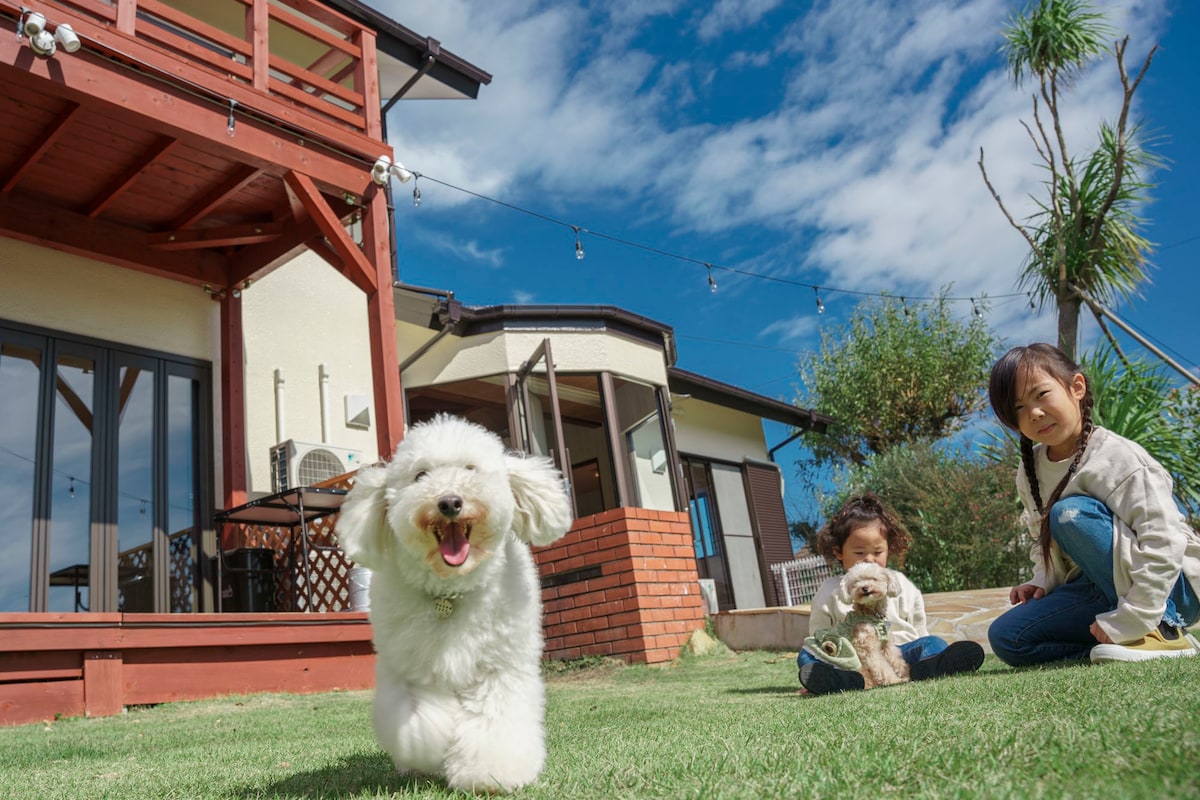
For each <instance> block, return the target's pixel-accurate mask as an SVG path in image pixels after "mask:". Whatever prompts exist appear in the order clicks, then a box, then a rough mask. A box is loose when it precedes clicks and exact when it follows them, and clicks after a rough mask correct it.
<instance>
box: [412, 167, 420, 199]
mask: <svg viewBox="0 0 1200 800" xmlns="http://www.w3.org/2000/svg"><path fill="white" fill-rule="evenodd" d="M419 177H421V176H420V175H418V174H417V173H415V172H414V173H413V205H414V206H419V205H421V187H420V186H417V178H419Z"/></svg>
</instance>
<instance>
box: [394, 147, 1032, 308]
mask: <svg viewBox="0 0 1200 800" xmlns="http://www.w3.org/2000/svg"><path fill="white" fill-rule="evenodd" d="M413 176H414V177H421V178H425V179H426V180H431V181H433V182H434V183H437V184H440V185H441V186H445V187H446V188H447V189H453V190H454V191H456V192H461V193H463V194H465V195H469V196H471V197H474V198H476V199H479V200H484V201H486V202H489V203H492V204H494V205H498V206H502V207H504V208H507V209H509V210H510V211H516V212H518V213H521V214H525V215H526V216H530V217H534V218H536V219H540V220H542V221H544V222H549V223H551V224H554V225H561V226H562V227H564V228H570V229H571V230H572V231H574V232H575V257H576V258H578V259H581V260H582V259H583V255H584V254H583V242H582V240H581V239H580V233H581V232H584V231H586V232H587V234H588V235H589V236H595V237H597V238H600V239H607V240H608V241H610V242H615V243H616V244H621V245H625V246H626V247H632V248H635V249H637V250H642V251H644V252H647V253H653V254H654V255H659V256H663V257H665V258H673V259H675V260H677V261H685V262H688V263H690V264H696V265H698V266H702V267H704V268H705V269H706V270H708V271H709V273H711V272H712V271H713V270H724V271H725V272H729V273H733V274H737V275H745V276H746V277H749V278H758V279H759V280H764V281H772V282H774V283H782V284H786V285H788V286H801V287H806V288H809V289H812V290H813V291H814V292H817V296H816V300H817V313H818V314H823V313H825V303H824V302H823V301H822V300H821V295H820V290H822V289H823V290H824V291H825V292H826V293H830V292H835V293H840V294H848V295H855V296H858V297H895V296H896V295H894V294H893V293H891V292H888V291H886V290H885V291H864V290H858V289H843V288H839V287H829V286H825V287H820V286H816V285H814V284H811V283H806V282H804V281H797V280H792V279H790V278H783V277H779V276H776V275H766V274H763V273H761V272H753V271H751V270H746V269H740V268H738V267H730V266H724V265H722V264H715V263H712V262H708V261H703V260H701V259H698V258H694V257H692V256H687V255H682V254H680V253H674V252H671V251H669V250H664V249H662V248H659V247H654V246H652V245H648V244H644V243H642V242H636V241H632V240H630V239H626V238H623V237H621V236H616V235H614V234H610V233H604V232H603V231H598V230H594V229H591V228H582V227H580V226H579V225H573V224H571V223H569V222H567V221H565V220H562V219H558V218H556V217H552V216H549V215H548V214H542V213H540V212H538V211H533V210H531V209H528V208H523V207H521V206H518V205H514V204H513V203H509V202H506V201H504V200H500V199H497V198H495V197H490V196H488V195H486V194H481V193H480V192H476V191H473V190H471V189H467V188H464V187H462V186H457V185H455V184H453V183H448V182H446V181H443V180H440V179H438V178H434V177H431V176H429V175H423V174H421V173H419V172H416V171H413ZM413 192H414V195H416V194H417V191H416V190H415V189H414V190H413ZM715 282H716V278H715V277H714V278H713V283H715ZM710 288H711V284H710ZM1024 294H1025V292H1012V293H1008V294H997V295H991V297H993V298H995V299H1002V298H1009V297H1021V296H1022V295H1024ZM974 299H975V298H967V297H946V296H945V295H935V296H928V297H916V296H915V297H913V300H915V301H926V300H928V301H933V300H936V301H938V302H939V303H944V302H945V301H947V300H950V301H956V302H961V301H965V300H971V301H972V303H974ZM976 310H978V309H976ZM978 316H982V315H981V314H979V315H978Z"/></svg>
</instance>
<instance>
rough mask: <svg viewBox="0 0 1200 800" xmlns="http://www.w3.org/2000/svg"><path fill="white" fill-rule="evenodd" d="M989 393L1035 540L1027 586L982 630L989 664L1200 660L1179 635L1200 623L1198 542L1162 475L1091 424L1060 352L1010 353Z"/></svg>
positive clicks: (1084, 398) (1077, 374)
mask: <svg viewBox="0 0 1200 800" xmlns="http://www.w3.org/2000/svg"><path fill="white" fill-rule="evenodd" d="M988 393H989V397H990V400H991V404H992V410H993V411H994V412H995V413H996V416H997V417H998V418H999V419H1000V421H1001V422H1002V423H1004V425H1005V426H1007V427H1008V428H1010V429H1011V430H1013V431H1014V432H1017V433H1019V434H1020V438H1021V468H1020V469H1019V470H1018V471H1017V492H1018V494H1019V495H1020V497H1021V502H1022V504H1023V505H1024V507H1025V513H1024V514H1022V520H1023V521H1024V522H1026V523H1027V524H1028V526H1029V528H1030V534H1031V536H1032V537H1033V539H1034V544H1033V547H1032V551H1031V554H1032V557H1033V561H1034V573H1033V579H1032V580H1031V581H1030V582H1029V583H1026V584H1023V585H1021V586H1017V587H1015V588H1014V589H1013V590H1012V591H1011V592H1010V594H1009V600H1010V602H1011V603H1012V604H1013V608H1011V609H1009V610H1008V611H1006V612H1005V613H1004V614H1002V615H1001V616H1000V617H999V618H997V619H996V620H995V622H993V623H992V625H991V628H990V629H989V631H988V639H989V640H990V642H991V645H992V650H993V651H995V653H996V655H997V656H999V657H1000V658H1001V659H1002V660H1003V661H1005V662H1006V663H1008V664H1011V665H1013V666H1022V665H1026V664H1037V663H1042V662H1046V661H1059V660H1067V659H1082V658H1086V657H1090V658H1091V660H1092V661H1093V662H1101V661H1144V660H1147V659H1152V658H1162V657H1169V656H1190V655H1196V654H1197V653H1198V652H1200V643H1197V642H1196V639H1195V638H1194V637H1192V636H1191V635H1190V634H1187V633H1186V631H1185V630H1184V628H1185V627H1186V626H1187V625H1191V624H1192V623H1194V622H1195V621H1196V619H1197V617H1200V601H1198V600H1197V595H1198V593H1200V534H1197V532H1196V531H1194V530H1192V529H1191V527H1189V525H1188V523H1187V520H1186V519H1185V518H1184V516H1183V514H1182V513H1181V512H1180V510H1179V507H1178V506H1177V504H1176V502H1175V499H1174V497H1173V495H1172V482H1171V476H1170V475H1169V474H1168V473H1167V471H1166V470H1165V469H1163V468H1162V466H1161V465H1160V464H1159V463H1158V462H1157V461H1155V460H1154V459H1153V458H1151V457H1150V455H1149V454H1148V453H1147V452H1146V451H1145V450H1144V449H1143V448H1142V447H1141V446H1140V445H1138V444H1137V443H1136V442H1132V441H1130V440H1128V439H1126V438H1124V437H1122V436H1118V435H1117V434H1115V433H1113V432H1112V431H1109V430H1105V429H1104V428H1101V427H1098V426H1096V425H1095V424H1093V422H1092V392H1091V388H1090V387H1089V386H1088V382H1087V378H1086V377H1085V376H1084V374H1083V372H1082V370H1081V369H1080V368H1079V365H1078V364H1076V363H1074V362H1073V361H1072V360H1071V359H1069V358H1067V356H1066V355H1065V354H1064V353H1063V352H1062V351H1061V350H1059V349H1058V348H1057V347H1053V346H1052V345H1048V344H1033V345H1029V346H1028V347H1014V348H1013V349H1012V350H1009V351H1008V352H1007V353H1005V354H1004V355H1003V356H1002V357H1001V358H1000V360H999V361H997V362H996V363H995V365H993V366H992V374H991V382H990V384H989V387H988Z"/></svg>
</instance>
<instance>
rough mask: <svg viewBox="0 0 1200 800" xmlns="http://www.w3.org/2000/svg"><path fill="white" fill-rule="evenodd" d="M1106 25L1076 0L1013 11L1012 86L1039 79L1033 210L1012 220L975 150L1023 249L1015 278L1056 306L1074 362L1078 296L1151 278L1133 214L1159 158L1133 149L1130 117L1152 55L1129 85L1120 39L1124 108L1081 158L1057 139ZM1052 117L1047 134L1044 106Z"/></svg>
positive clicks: (1063, 343)
mask: <svg viewBox="0 0 1200 800" xmlns="http://www.w3.org/2000/svg"><path fill="white" fill-rule="evenodd" d="M1108 35H1109V29H1108V27H1107V26H1106V25H1105V24H1104V22H1103V16H1102V15H1101V14H1099V13H1097V12H1095V11H1093V10H1092V9H1091V8H1090V6H1089V5H1088V4H1087V3H1086V2H1082V0H1040V1H1039V2H1038V3H1037V4H1036V5H1034V6H1031V7H1030V8H1028V9H1027V10H1026V11H1025V13H1024V14H1019V15H1016V16H1014V17H1013V18H1012V20H1011V21H1010V25H1009V27H1008V28H1007V29H1006V30H1005V31H1004V45H1003V47H1002V52H1003V53H1004V56H1005V59H1006V62H1007V64H1008V71H1009V74H1010V76H1011V77H1012V79H1013V81H1014V83H1015V84H1016V85H1018V86H1020V85H1021V84H1023V83H1024V82H1025V81H1026V80H1027V79H1035V78H1036V80H1037V84H1038V87H1037V89H1038V90H1037V92H1036V93H1035V94H1034V97H1033V117H1034V126H1033V127H1030V126H1029V125H1027V124H1025V123H1022V124H1025V130H1026V131H1027V132H1028V133H1029V136H1030V138H1031V139H1032V141H1033V144H1034V147H1035V148H1036V149H1037V152H1038V156H1039V158H1040V159H1041V161H1042V163H1043V165H1044V166H1045V167H1046V170H1047V172H1048V173H1049V177H1048V178H1047V180H1046V181H1045V186H1046V190H1047V194H1048V198H1047V199H1046V200H1044V201H1038V206H1039V209H1040V210H1039V211H1038V212H1037V213H1035V214H1034V215H1033V216H1032V217H1030V219H1029V220H1028V221H1027V224H1020V223H1018V222H1017V221H1016V220H1015V219H1014V218H1013V216H1012V215H1011V214H1010V213H1009V211H1008V209H1007V208H1006V207H1005V206H1004V203H1003V201H1002V200H1001V198H1000V195H999V194H998V193H997V192H996V190H995V189H994V188H993V187H992V184H991V181H990V180H988V175H987V171H986V169H984V166H983V151H982V150H981V151H980V154H979V169H980V171H981V172H982V173H983V179H984V182H985V183H987V186H988V189H989V190H990V191H991V193H992V196H993V197H994V198H995V200H996V203H997V204H998V205H999V206H1000V209H1001V210H1002V211H1003V212H1004V215H1005V216H1006V217H1007V218H1008V221H1009V223H1010V224H1011V225H1012V226H1013V227H1014V228H1015V229H1016V230H1018V231H1019V232H1020V233H1021V235H1022V236H1024V237H1025V240H1026V242H1027V243H1028V244H1029V255H1028V256H1027V257H1026V262H1025V269H1024V271H1023V273H1022V275H1021V278H1020V284H1021V285H1022V287H1023V288H1028V289H1030V290H1031V294H1032V296H1033V297H1035V299H1036V301H1037V302H1039V303H1040V304H1042V305H1045V304H1046V303H1048V302H1051V301H1053V302H1054V303H1055V305H1056V306H1057V309H1058V346H1059V347H1060V348H1061V349H1062V350H1064V351H1065V352H1066V353H1067V354H1068V355H1070V356H1071V357H1074V354H1075V346H1076V341H1077V339H1078V330H1079V310H1080V307H1081V304H1082V302H1083V300H1082V297H1081V296H1080V295H1079V293H1078V291H1077V290H1082V291H1083V292H1085V293H1087V294H1089V295H1091V296H1092V297H1093V298H1096V299H1098V300H1100V301H1101V302H1104V301H1109V302H1111V301H1112V300H1114V299H1117V298H1118V297H1125V298H1128V297H1131V296H1132V295H1134V294H1136V293H1137V290H1138V287H1139V286H1140V285H1141V284H1142V283H1143V282H1144V281H1145V280H1146V279H1147V270H1148V268H1149V262H1148V260H1147V256H1148V254H1149V250H1150V243H1149V242H1148V241H1147V240H1146V239H1145V238H1143V237H1142V236H1141V235H1140V234H1139V233H1138V229H1139V228H1140V227H1141V226H1142V224H1143V220H1142V219H1141V218H1140V217H1139V216H1138V215H1137V208H1138V207H1139V206H1140V205H1141V204H1142V203H1143V202H1144V201H1145V199H1146V190H1147V189H1149V188H1150V184H1148V183H1147V182H1145V180H1144V179H1143V178H1142V174H1143V171H1144V170H1145V169H1147V168H1148V167H1152V166H1155V165H1157V164H1158V163H1159V162H1158V160H1157V159H1155V158H1154V156H1152V155H1151V154H1150V153H1148V152H1147V151H1146V150H1144V149H1143V148H1142V147H1141V145H1140V144H1139V137H1138V130H1139V129H1138V126H1137V125H1136V124H1133V123H1131V122H1130V120H1129V110H1130V106H1131V105H1132V101H1133V96H1134V93H1135V92H1136V91H1137V88H1138V86H1139V85H1140V84H1141V81H1142V77H1143V76H1144V75H1145V74H1146V70H1147V69H1148V68H1149V67H1150V62H1151V60H1152V59H1153V57H1154V53H1155V50H1156V49H1157V48H1152V49H1151V50H1150V52H1149V54H1148V55H1147V56H1146V60H1145V62H1144V63H1143V64H1142V67H1141V69H1140V70H1139V71H1138V72H1137V74H1136V75H1135V76H1134V77H1133V78H1132V79H1131V77H1130V76H1129V74H1128V72H1127V71H1126V69H1125V48H1126V46H1127V45H1128V42H1129V38H1128V37H1125V38H1123V39H1121V40H1120V41H1118V42H1116V44H1115V47H1114V49H1113V54H1114V56H1115V59H1116V63H1117V70H1118V72H1119V74H1120V78H1121V86H1122V88H1123V90H1124V92H1123V99H1122V104H1121V112H1120V115H1119V116H1118V118H1117V121H1116V123H1114V124H1104V125H1102V126H1101V130H1100V143H1099V145H1098V146H1097V147H1096V149H1095V150H1093V151H1092V152H1091V153H1089V154H1088V155H1087V156H1086V157H1085V158H1077V157H1073V156H1072V155H1071V152H1070V151H1069V150H1068V148H1067V141H1066V137H1065V136H1064V134H1063V130H1062V124H1061V116H1060V108H1059V101H1060V92H1061V91H1062V90H1064V89H1067V88H1069V87H1070V85H1071V83H1072V81H1073V80H1074V78H1075V77H1076V76H1077V75H1078V74H1079V72H1080V71H1081V70H1082V69H1083V68H1084V67H1085V66H1087V64H1088V63H1089V62H1091V61H1092V60H1093V59H1094V58H1096V57H1097V56H1098V55H1100V54H1101V53H1103V52H1105V51H1106V47H1105V42H1106V37H1107V36H1108ZM1043 107H1044V108H1045V109H1046V110H1047V111H1048V112H1049V129H1048V128H1047V125H1046V124H1045V122H1044V121H1043V119H1042V108H1043Z"/></svg>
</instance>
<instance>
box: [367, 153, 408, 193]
mask: <svg viewBox="0 0 1200 800" xmlns="http://www.w3.org/2000/svg"><path fill="white" fill-rule="evenodd" d="M388 176H395V177H396V178H397V179H398V180H399V181H400V182H401V183H408V182H409V181H411V180H412V179H413V174H412V173H411V172H410V171H408V170H407V169H405V168H404V165H403V164H401V163H400V162H396V163H395V164H393V163H392V160H391V159H390V158H388V157H387V156H380V157H379V158H378V159H376V161H375V164H374V165H373V166H372V167H371V180H373V181H375V183H376V184H378V185H379V186H384V185H386V184H387V182H388Z"/></svg>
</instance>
